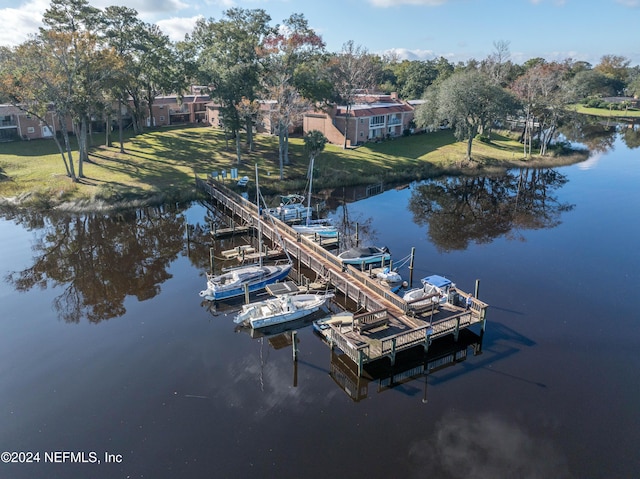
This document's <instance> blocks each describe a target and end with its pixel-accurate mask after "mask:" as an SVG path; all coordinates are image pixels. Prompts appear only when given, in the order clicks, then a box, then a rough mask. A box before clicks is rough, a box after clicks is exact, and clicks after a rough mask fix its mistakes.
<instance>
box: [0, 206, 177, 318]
mask: <svg viewBox="0 0 640 479" xmlns="http://www.w3.org/2000/svg"><path fill="white" fill-rule="evenodd" d="M4 216H5V217H7V219H11V220H13V221H14V222H16V223H20V224H22V225H23V226H24V227H25V228H27V229H31V230H33V231H35V233H36V234H37V237H36V239H35V241H34V244H33V246H32V249H33V251H34V253H35V255H34V263H33V265H32V266H31V267H29V268H27V269H25V270H23V271H17V272H13V273H10V274H9V275H7V278H6V279H7V281H8V282H9V283H12V284H13V286H14V287H15V288H16V290H18V291H28V290H30V289H32V288H34V287H39V288H41V289H45V288H47V287H48V286H52V287H60V288H62V293H61V294H60V295H59V296H57V297H56V298H55V300H54V302H53V306H54V309H55V311H56V312H57V314H58V316H59V317H60V318H61V319H63V320H64V321H67V322H72V323H77V322H79V321H80V320H81V319H82V318H83V317H86V318H87V320H88V321H90V322H92V323H98V322H100V321H103V320H105V319H110V318H115V317H118V316H122V315H123V314H124V313H125V311H126V310H125V307H124V300H125V298H126V297H127V296H135V297H136V298H137V299H138V300H139V301H144V300H147V299H150V298H153V297H154V296H156V295H157V294H158V293H159V292H160V285H161V284H162V283H163V282H165V281H166V280H167V279H169V278H170V277H171V275H170V274H169V273H168V272H167V269H168V267H169V265H170V263H171V262H172V261H173V260H175V259H176V257H177V256H178V254H179V253H180V252H181V251H182V250H183V248H184V245H185V241H184V218H183V216H182V215H181V214H180V212H179V211H177V209H176V207H173V206H161V207H156V208H146V209H143V210H136V211H130V212H126V213H114V214H110V215H105V214H101V213H91V214H86V215H81V216H68V215H56V214H51V215H43V214H41V213H37V212H36V213H33V212H18V213H17V212H9V213H7V212H5V215H4Z"/></svg>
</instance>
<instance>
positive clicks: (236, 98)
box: [191, 8, 271, 163]
mask: <svg viewBox="0 0 640 479" xmlns="http://www.w3.org/2000/svg"><path fill="white" fill-rule="evenodd" d="M270 21H271V17H269V15H267V13H266V12H265V11H264V10H262V9H255V10H245V9H242V8H231V9H229V10H227V11H225V12H224V17H223V18H222V19H221V20H218V21H214V20H213V19H211V20H208V21H205V20H199V21H198V22H197V23H196V27H195V29H194V32H193V35H192V37H191V39H192V42H194V45H195V46H194V51H196V52H198V55H199V59H200V78H201V79H202V80H203V81H204V82H206V84H208V85H210V87H211V95H212V97H213V98H215V99H216V100H217V101H218V103H219V104H220V114H221V117H222V121H223V124H224V127H225V129H227V130H229V131H230V132H231V133H232V135H233V136H234V137H235V139H236V155H237V158H238V163H241V162H242V154H241V145H240V131H241V129H242V128H245V129H246V131H247V137H248V139H249V143H250V144H251V134H252V131H253V121H254V117H252V116H242V115H241V111H240V110H239V109H238V106H239V104H240V102H241V101H242V99H243V98H245V99H247V100H248V101H249V102H253V101H254V100H256V99H257V92H258V89H259V86H260V71H261V68H262V65H261V63H260V59H261V57H262V53H261V52H262V49H263V40H264V38H265V37H266V36H267V35H268V34H269V33H271V27H269V22H270Z"/></svg>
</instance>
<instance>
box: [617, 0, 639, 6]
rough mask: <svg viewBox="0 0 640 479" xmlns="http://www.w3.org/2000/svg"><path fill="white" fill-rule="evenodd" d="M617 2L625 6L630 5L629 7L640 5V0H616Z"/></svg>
mask: <svg viewBox="0 0 640 479" xmlns="http://www.w3.org/2000/svg"><path fill="white" fill-rule="evenodd" d="M616 2H617V3H619V4H620V5H622V6H624V7H629V8H638V7H640V0H616Z"/></svg>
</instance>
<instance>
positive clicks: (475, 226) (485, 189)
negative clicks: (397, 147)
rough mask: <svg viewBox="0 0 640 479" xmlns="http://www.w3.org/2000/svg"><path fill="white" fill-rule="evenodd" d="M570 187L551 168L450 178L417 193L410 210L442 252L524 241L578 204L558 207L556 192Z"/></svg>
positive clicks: (436, 180) (417, 222)
mask: <svg viewBox="0 0 640 479" xmlns="http://www.w3.org/2000/svg"><path fill="white" fill-rule="evenodd" d="M566 182H567V178H566V177H565V175H562V174H560V173H558V172H557V171H555V170H552V169H521V170H519V171H518V170H513V171H510V172H508V173H507V174H506V175H504V176H500V177H482V176H478V177H446V178H440V179H435V180H430V181H428V182H426V183H424V184H422V185H419V186H418V187H416V188H415V190H413V192H412V194H411V199H410V201H409V210H410V211H411V212H412V213H413V217H414V221H415V222H416V224H418V225H421V226H427V225H428V226H429V238H430V239H431V241H432V242H433V243H434V245H435V246H436V247H437V248H438V250H439V251H453V250H464V249H466V248H467V246H468V245H469V242H475V243H478V244H482V243H489V242H491V241H492V240H493V239H495V238H498V237H500V236H507V237H511V238H518V237H519V238H521V236H519V235H517V234H516V232H517V230H521V229H540V228H552V227H554V226H557V225H558V224H559V223H560V216H561V214H562V213H563V212H565V211H570V210H572V209H573V207H574V205H570V204H567V203H560V202H559V201H558V199H557V197H556V196H555V195H554V191H555V190H557V189H558V188H560V187H562V186H563V185H564V184H565V183H566Z"/></svg>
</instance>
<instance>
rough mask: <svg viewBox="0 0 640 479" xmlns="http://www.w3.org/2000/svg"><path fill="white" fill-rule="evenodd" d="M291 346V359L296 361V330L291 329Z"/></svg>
mask: <svg viewBox="0 0 640 479" xmlns="http://www.w3.org/2000/svg"><path fill="white" fill-rule="evenodd" d="M291 347H292V348H293V351H292V352H293V360H294V361H297V360H298V344H297V341H296V332H295V331H292V332H291Z"/></svg>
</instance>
